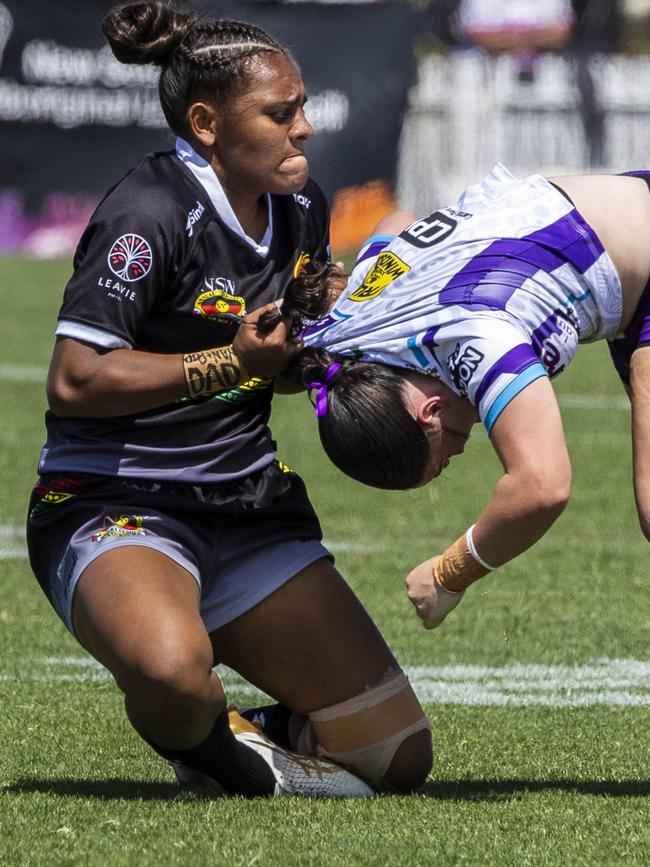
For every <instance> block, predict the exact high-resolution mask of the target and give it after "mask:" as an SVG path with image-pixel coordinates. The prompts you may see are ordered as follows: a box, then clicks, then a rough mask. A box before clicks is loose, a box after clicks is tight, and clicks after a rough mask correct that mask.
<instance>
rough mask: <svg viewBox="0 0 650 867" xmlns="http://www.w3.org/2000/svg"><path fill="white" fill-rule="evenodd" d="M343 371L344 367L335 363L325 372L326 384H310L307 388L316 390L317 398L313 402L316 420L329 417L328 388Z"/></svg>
mask: <svg viewBox="0 0 650 867" xmlns="http://www.w3.org/2000/svg"><path fill="white" fill-rule="evenodd" d="M340 370H343V365H342V364H339V362H338V361H333V362H332V364H330V366H329V367H328V368H327V371H326V372H325V380H324V382H310V383H309V385H308V386H307V390H308V391H313V390H314V389H315V390H316V397H315V399H314V400H313V401H312V403H313V404H314V409H315V410H316V418H323V417H324V416H326V415H327V386H328V385H331V384H332V382H333V381H334V380H335V379H336V378H337V374H338V373H339V371H340Z"/></svg>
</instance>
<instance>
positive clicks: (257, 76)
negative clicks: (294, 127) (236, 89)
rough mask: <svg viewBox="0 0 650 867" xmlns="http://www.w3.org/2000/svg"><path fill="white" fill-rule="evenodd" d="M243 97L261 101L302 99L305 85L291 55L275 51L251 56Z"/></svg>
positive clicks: (273, 101)
mask: <svg viewBox="0 0 650 867" xmlns="http://www.w3.org/2000/svg"><path fill="white" fill-rule="evenodd" d="M248 68H249V74H248V76H247V81H246V85H245V87H244V89H243V91H242V93H241V95H240V98H241V99H245V98H246V97H248V99H249V100H252V101H255V102H261V103H275V102H294V101H296V100H297V99H302V97H303V95H304V92H305V86H304V84H303V81H302V77H301V75H300V70H299V69H298V67H297V66H296V64H295V63H294V61H293V60H292V59H291V57H289V56H287V55H285V54H280V53H279V52H274V53H273V54H264V55H258V56H257V57H254V58H251V61H250V64H249V67H248Z"/></svg>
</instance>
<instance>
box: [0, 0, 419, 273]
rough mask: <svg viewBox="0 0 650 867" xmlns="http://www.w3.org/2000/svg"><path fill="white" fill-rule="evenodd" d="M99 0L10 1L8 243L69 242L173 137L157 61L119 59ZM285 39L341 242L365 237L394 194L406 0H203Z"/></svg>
mask: <svg viewBox="0 0 650 867" xmlns="http://www.w3.org/2000/svg"><path fill="white" fill-rule="evenodd" d="M112 5H114V4H113V3H110V2H101V0H72V2H66V3H56V4H55V3H52V2H51V0H1V2H0V252H25V253H29V254H33V255H41V256H49V255H64V254H68V253H69V252H70V251H71V250H72V249H74V246H75V244H76V241H77V240H78V238H79V235H80V234H81V231H82V229H83V227H84V225H85V223H86V221H87V219H88V216H89V215H90V213H91V211H92V209H93V207H94V206H95V204H96V203H97V201H98V200H99V198H100V197H101V196H102V195H103V193H104V192H105V191H106V190H107V189H108V188H109V187H110V186H111V185H112V184H114V183H115V182H116V181H117V180H119V178H120V177H121V176H122V175H123V174H124V173H125V172H126V171H128V169H130V168H131V167H133V166H134V165H135V164H136V163H137V162H138V161H139V159H140V158H141V157H142V156H143V155H144V154H145V153H147V152H149V151H152V150H164V149H167V148H169V147H171V146H172V144H173V139H172V137H171V134H170V133H169V132H168V131H167V128H166V124H165V121H164V118H163V116H162V113H161V111H160V107H159V103H158V94H157V72H156V70H155V69H154V68H153V67H148V66H144V67H143V66H126V65H123V64H120V63H118V62H117V61H115V60H114V58H113V56H112V54H111V52H110V50H109V49H108V47H107V46H106V44H105V42H104V40H103V37H102V34H101V31H100V26H99V25H100V22H101V19H102V18H103V16H104V15H105V14H106V12H107V11H108V10H109V9H110V8H111V6H112ZM194 6H195V8H198V9H199V10H200V11H204V12H205V13H207V14H209V15H211V16H215V17H231V18H237V19H241V20H246V21H252V22H254V23H257V24H260V25H261V26H262V27H264V28H265V29H266V30H267V31H268V32H270V33H271V34H272V35H273V36H275V37H276V38H277V39H278V40H279V41H280V42H281V43H283V44H285V45H287V46H288V47H289V48H290V49H291V51H292V52H293V54H294V57H295V58H296V60H297V62H298V63H299V65H300V67H301V69H302V73H303V77H304V79H305V83H306V87H307V91H308V94H309V103H308V107H307V113H308V117H309V119H310V121H311V122H312V124H313V125H314V127H315V129H316V135H315V137H314V138H313V139H312V140H311V141H310V143H309V145H308V153H309V157H310V163H311V168H312V175H313V177H314V178H315V179H316V180H317V181H318V182H319V183H320V184H321V186H322V187H323V189H324V190H325V193H326V194H327V196H328V198H329V199H330V201H332V202H333V208H334V218H333V227H332V233H333V242H334V245H335V246H336V247H338V248H339V249H340V248H342V247H352V246H353V245H354V244H355V243H357V242H358V241H360V240H362V239H363V237H364V233H365V232H367V231H369V230H370V229H371V228H372V225H374V222H376V218H378V217H379V216H381V215H382V213H384V212H385V211H386V209H387V208H389V207H391V205H392V201H393V189H394V182H395V176H396V169H397V154H398V143H399V137H400V131H401V129H402V126H403V119H404V115H405V111H406V108H407V102H408V93H409V87H410V85H411V84H412V79H411V74H412V71H413V60H412V58H413V44H412V43H413V37H414V35H415V26H416V21H417V16H416V13H415V11H414V10H413V9H411V8H410V7H408V6H404V5H400V4H395V3H385V4H376V5H375V4H373V5H366V6H354V5H338V4H337V5H336V6H332V5H320V4H317V3H296V4H292V5H290V6H285V5H283V4H281V3H275V2H236V0H226V2H218V3H215V2H205V0H204V2H202V3H199V4H194Z"/></svg>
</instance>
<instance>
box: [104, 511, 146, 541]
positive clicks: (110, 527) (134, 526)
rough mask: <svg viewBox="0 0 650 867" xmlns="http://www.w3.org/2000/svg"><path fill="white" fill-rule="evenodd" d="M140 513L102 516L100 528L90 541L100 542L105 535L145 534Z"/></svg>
mask: <svg viewBox="0 0 650 867" xmlns="http://www.w3.org/2000/svg"><path fill="white" fill-rule="evenodd" d="M143 522H144V517H143V516H142V515H120V517H119V518H110V517H108V516H107V517H106V518H104V523H103V526H102V527H101V529H99V530H97V532H95V533H93V534H92V536H91V537H90V539H91V541H92V542H101V541H102V539H105V538H106V537H107V536H146V535H147V531H146V530H145V529H144V527H143V526H142V524H143Z"/></svg>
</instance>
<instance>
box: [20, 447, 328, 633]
mask: <svg viewBox="0 0 650 867" xmlns="http://www.w3.org/2000/svg"><path fill="white" fill-rule="evenodd" d="M321 539H322V533H321V528H320V524H319V522H318V518H317V517H316V514H315V512H314V510H313V508H312V505H311V503H310V502H309V498H308V497H307V492H306V490H305V486H304V483H303V481H302V479H300V477H299V476H297V475H296V474H295V473H293V472H291V471H289V470H287V469H286V468H285V467H283V465H281V464H279V463H278V462H275V463H273V464H271V465H270V466H269V467H267V468H266V469H264V470H260V471H259V472H258V473H256V474H255V475H254V476H251V477H249V478H247V479H244V480H241V481H236V482H231V483H225V484H221V485H202V486H198V485H188V484H183V483H178V482H153V481H151V480H149V479H147V480H144V479H126V478H120V479H116V478H111V477H107V476H91V475H84V474H75V473H69V474H66V475H65V476H63V475H60V474H57V475H48V476H44V477H43V478H42V479H40V480H39V482H38V483H37V484H36V485H35V487H34V490H33V493H32V497H31V500H30V504H29V514H28V519H27V548H28V551H29V559H30V564H31V567H32V569H33V571H34V574H35V575H36V577H37V579H38V581H39V583H40V585H41V587H42V588H43V591H44V592H45V594H46V596H47V598H48V599H49V601H50V603H51V604H52V606H53V607H54V609H55V610H56V612H57V613H58V614H59V616H60V617H61V619H62V620H63V622H64V623H65V625H66V626H67V627H68V629H69V630H70V631H71V632H72V633H73V634H74V631H73V629H72V601H73V597H74V592H75V588H76V586H77V582H78V580H79V578H80V576H81V574H82V572H83V570H84V569H85V568H86V567H87V566H88V565H89V563H91V562H92V561H93V560H94V559H95V558H96V557H98V556H100V555H101V554H102V553H104V551H107V550H113V549H114V548H117V547H124V546H143V547H148V548H153V549H155V550H158V551H160V552H161V553H163V554H165V555H166V556H168V557H169V558H170V559H172V560H173V561H174V562H176V563H178V564H179V565H181V566H182V567H183V568H185V569H186V570H187V571H188V572H190V574H192V575H193V576H194V578H195V580H196V581H197V583H198V585H199V587H200V591H201V616H202V618H203V621H204V623H205V626H206V629H207V630H208V632H212V631H213V630H214V629H217V628H219V627H220V626H223V625H224V624H225V623H228V622H229V621H231V620H234V619H235V618H236V617H239V616H240V615H241V614H243V613H244V612H245V611H248V610H249V609H250V608H252V607H253V606H254V605H257V604H258V603H259V602H261V601H262V600H263V599H265V598H266V597H267V596H269V595H270V594H271V593H273V592H274V590H277V588H278V587H280V586H281V585H282V584H284V583H286V582H287V581H289V580H290V579H291V578H292V577H293V576H294V575H295V574H296V573H297V572H299V571H300V570H301V569H304V568H305V567H306V566H308V565H309V564H310V563H312V562H314V561H315V560H317V559H320V558H321V557H329V556H330V555H329V552H328V551H327V549H326V548H325V547H324V546H323V545H322V544H321Z"/></svg>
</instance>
